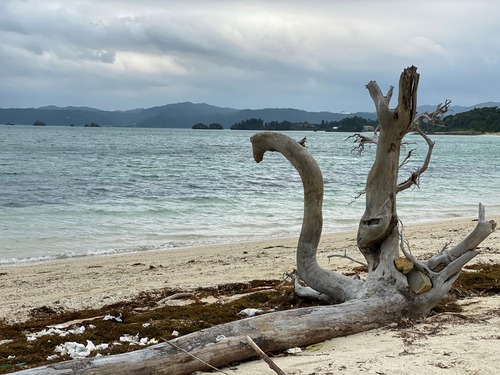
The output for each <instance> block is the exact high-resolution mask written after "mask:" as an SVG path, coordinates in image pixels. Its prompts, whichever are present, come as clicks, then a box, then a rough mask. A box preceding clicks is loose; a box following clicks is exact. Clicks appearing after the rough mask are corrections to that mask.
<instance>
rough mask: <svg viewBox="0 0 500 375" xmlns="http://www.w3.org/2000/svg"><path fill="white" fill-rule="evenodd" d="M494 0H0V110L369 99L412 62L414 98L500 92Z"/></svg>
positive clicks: (362, 104)
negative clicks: (370, 90)
mask: <svg viewBox="0 0 500 375" xmlns="http://www.w3.org/2000/svg"><path fill="white" fill-rule="evenodd" d="M499 10H500V4H497V3H496V2H494V1H476V2H468V1H455V2H449V1H444V0H441V1H440V0H438V1H420V2H418V3H415V2H411V1H390V0H385V1H384V0H382V1H368V0H366V1H355V2H354V1H327V0H324V1H321V0H313V1H307V2H304V1H273V2H266V1H252V2H236V1H222V0H220V1H190V0H186V1H182V2H179V1H151V0H143V1H140V2H137V1H131V0H130V1H117V0H102V1H99V2H96V1H90V0H88V1H62V0H60V1H56V0H50V1H49V0H47V1H45V0H26V1H20V0H15V1H14V0H3V1H1V2H0V81H1V82H2V85H1V86H0V107H36V106H42V105H48V104H55V105H61V106H64V105H88V106H95V107H98V108H103V109H129V108H135V107H149V106H154V105H161V104H166V103H172V102H180V101H186V100H190V101H193V102H206V103H209V104H214V105H220V106H229V107H235V108H262V107H295V108H302V109H307V110H327V111H341V110H346V111H358V110H369V111H372V110H373V105H372V103H371V101H370V99H369V96H368V95H367V93H366V90H365V88H364V85H365V84H366V83H367V82H368V81H370V80H372V79H375V80H377V82H379V84H380V86H381V87H382V88H383V89H384V90H385V89H387V88H388V86H389V85H397V81H398V77H399V74H400V72H401V71H402V69H403V68H404V67H406V66H409V65H416V66H417V67H418V68H419V71H420V73H421V81H420V91H419V98H420V100H419V101H420V103H421V104H437V103H439V102H442V101H444V99H445V98H449V99H451V100H452V101H453V103H455V104H462V105H472V104H476V103H479V102H482V101H490V100H500V98H498V95H497V93H496V87H498V85H499V84H500V82H499V81H500V78H499V75H498V74H497V72H498V70H499V58H500V57H499V55H498V52H497V51H498V50H499V47H500V37H499V35H500V32H499V31H500V30H499V28H500V27H499V26H498V25H499V24H498V22H497V20H496V16H497V14H498V11H499Z"/></svg>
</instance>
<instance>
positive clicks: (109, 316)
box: [102, 313, 123, 322]
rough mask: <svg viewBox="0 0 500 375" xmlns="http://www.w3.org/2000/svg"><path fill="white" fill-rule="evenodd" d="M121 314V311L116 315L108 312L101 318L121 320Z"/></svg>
mask: <svg viewBox="0 0 500 375" xmlns="http://www.w3.org/2000/svg"><path fill="white" fill-rule="evenodd" d="M122 316H123V315H122V313H119V314H117V315H111V314H108V315H106V316H105V317H104V318H103V319H102V320H114V321H116V322H123V319H122Z"/></svg>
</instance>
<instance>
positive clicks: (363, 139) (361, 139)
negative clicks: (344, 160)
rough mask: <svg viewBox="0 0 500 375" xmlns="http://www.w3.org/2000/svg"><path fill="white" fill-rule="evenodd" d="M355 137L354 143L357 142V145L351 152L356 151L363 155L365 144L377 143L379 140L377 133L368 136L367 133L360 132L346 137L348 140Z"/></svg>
mask: <svg viewBox="0 0 500 375" xmlns="http://www.w3.org/2000/svg"><path fill="white" fill-rule="evenodd" d="M351 138H354V141H353V142H354V143H357V144H358V145H357V146H354V147H353V148H352V149H351V153H354V152H356V154H357V155H361V153H362V152H363V151H364V150H365V145H367V144H377V142H378V137H377V135H376V134H375V136H374V137H373V138H370V137H367V136H366V135H362V134H359V133H356V134H353V135H351V136H349V137H347V138H346V139H345V141H347V140H348V139H351Z"/></svg>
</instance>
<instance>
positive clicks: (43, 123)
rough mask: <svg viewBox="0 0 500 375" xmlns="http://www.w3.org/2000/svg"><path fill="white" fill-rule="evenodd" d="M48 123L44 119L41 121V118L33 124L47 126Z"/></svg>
mask: <svg viewBox="0 0 500 375" xmlns="http://www.w3.org/2000/svg"><path fill="white" fill-rule="evenodd" d="M46 125H47V124H46V123H45V122H43V121H40V120H36V121H35V122H34V123H33V126H46Z"/></svg>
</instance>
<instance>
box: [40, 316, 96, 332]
mask: <svg viewBox="0 0 500 375" xmlns="http://www.w3.org/2000/svg"><path fill="white" fill-rule="evenodd" d="M102 317H103V316H102V315H100V316H95V317H93V318H85V319H75V320H70V321H69V322H65V323H59V324H55V325H49V326H47V327H48V328H59V329H64V328H68V327H71V326H74V325H76V324H81V323H83V322H88V321H91V320H96V319H100V318H102Z"/></svg>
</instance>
